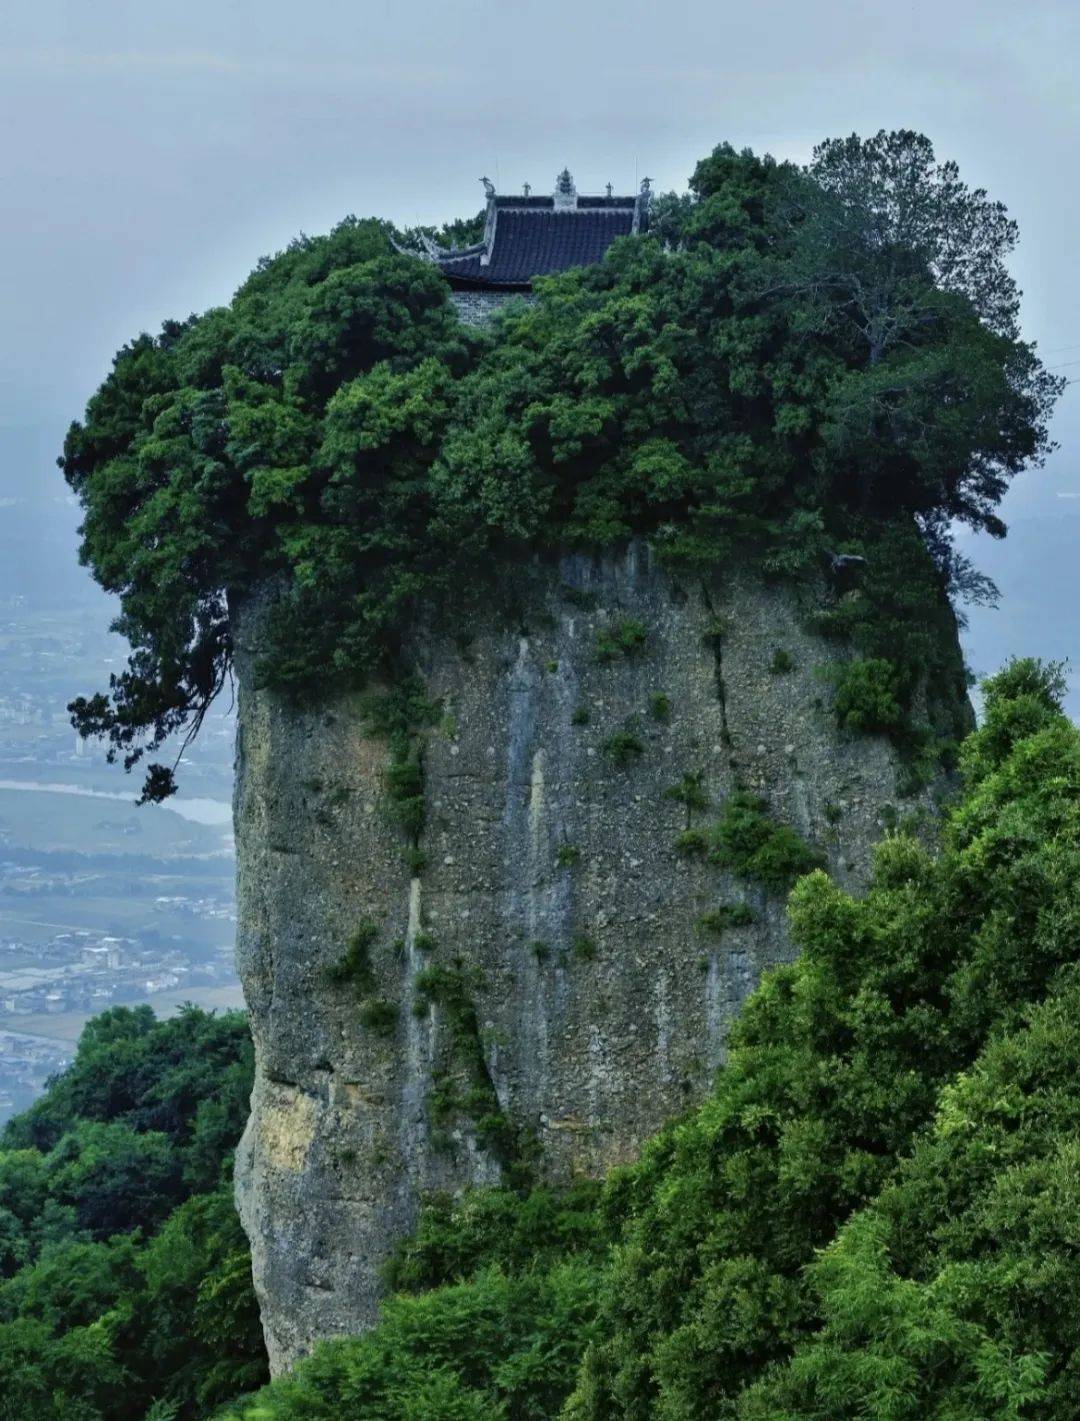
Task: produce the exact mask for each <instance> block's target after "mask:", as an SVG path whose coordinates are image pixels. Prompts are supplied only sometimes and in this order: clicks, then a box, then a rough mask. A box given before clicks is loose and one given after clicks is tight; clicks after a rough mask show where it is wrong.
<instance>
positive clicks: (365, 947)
mask: <svg viewBox="0 0 1080 1421" xmlns="http://www.w3.org/2000/svg"><path fill="white" fill-rule="evenodd" d="M378 936H379V929H378V925H377V924H376V923H374V922H372V921H371V920H370V919H368V920H366V921H364V922H362V923H360V924H359V926H358V927H357V928H356V929H355V931H354V932H353V933H352V934H351V935H350V937H349V939H348V942H347V943H346V946H345V954H344V956H343V957H341V958H340V959H339V960H338V961H337V962H335V963H334V965H333V966H332V967H331V968H330V969H329V971H328V973H327V975H328V977H329V978H330V980H331V981H332V982H337V983H349V984H351V985H352V986H353V987H355V989H356V990H357V992H358V993H361V994H363V993H366V992H370V991H371V989H372V986H373V985H374V981H375V973H374V969H373V968H372V965H371V949H372V947H373V946H374V944H375V942H376V940H377V938H378Z"/></svg>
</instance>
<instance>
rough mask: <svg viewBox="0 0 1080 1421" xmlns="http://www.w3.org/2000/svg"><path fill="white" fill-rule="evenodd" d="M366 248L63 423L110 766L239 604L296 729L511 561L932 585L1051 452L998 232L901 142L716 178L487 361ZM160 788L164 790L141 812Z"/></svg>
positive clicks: (493, 338) (161, 777)
mask: <svg viewBox="0 0 1080 1421" xmlns="http://www.w3.org/2000/svg"><path fill="white" fill-rule="evenodd" d="M462 230H464V229H462ZM392 236H393V232H392V229H391V228H390V227H389V226H388V225H387V224H385V223H382V222H378V221H375V220H366V221H358V220H356V219H352V218H351V219H349V220H348V221H346V222H343V223H342V224H341V225H340V226H339V227H337V228H335V229H334V231H333V232H331V233H330V234H329V235H328V236H326V237H319V238H303V239H300V240H299V241H297V242H294V243H293V244H292V245H291V246H290V247H289V248H288V250H287V251H285V252H283V253H279V254H278V255H277V256H276V257H273V258H267V259H264V260H263V261H261V262H260V263H259V265H258V267H257V268H256V270H255V271H254V272H253V273H252V275H251V276H250V277H249V278H248V280H247V281H246V282H245V283H244V284H243V285H242V286H241V288H240V290H239V291H238V292H237V295H236V297H235V298H234V300H233V302H232V304H231V305H230V306H229V307H228V308H225V309H217V310H213V311H210V312H208V313H207V314H206V315H205V316H203V317H201V318H192V319H191V320H190V321H187V322H185V323H177V322H170V323H167V324H166V325H165V326H164V327H163V329H162V331H161V333H160V335H158V336H157V337H150V336H146V335H143V336H140V337H139V338H138V339H137V340H136V341H134V342H132V343H131V345H129V346H126V347H125V348H124V349H123V350H122V351H121V352H120V354H119V355H118V357H117V359H116V362H115V365H114V368H113V371H112V373H111V374H110V375H109V377H108V378H107V379H106V380H105V382H104V384H103V385H102V387H101V389H100V390H99V391H98V392H97V394H95V395H94V396H93V398H92V399H91V401H90V403H89V405H88V407H87V412H86V417H85V421H84V423H82V424H76V425H73V426H72V429H71V431H70V433H69V435H68V438H67V441H66V443H65V448H64V456H63V459H62V461H61V462H62V465H63V468H64V471H65V474H66V476H67V478H68V480H69V482H70V484H71V486H72V488H73V489H74V490H75V492H76V493H77V495H78V496H79V498H80V500H81V502H82V504H83V507H84V510H85V522H84V526H83V548H82V555H83V557H84V559H85V561H86V562H87V563H88V564H89V565H90V566H91V568H92V569H93V571H94V574H95V576H96V577H97V578H98V580H99V581H100V582H101V583H102V585H103V586H105V587H106V588H108V589H109V590H111V591H114V592H116V593H118V594H119V596H120V599H121V607H122V615H121V617H120V619H119V621H118V622H117V628H118V629H119V630H121V631H122V632H123V633H124V634H125V635H126V636H127V637H128V639H129V641H130V642H131V645H132V648H133V650H132V656H131V659H130V662H129V665H128V668H127V669H126V670H125V671H124V672H122V673H121V674H120V675H119V676H118V677H117V678H116V679H115V680H114V681H113V683H112V684H111V685H110V688H109V692H108V694H106V695H103V696H100V697H89V698H80V699H78V700H77V701H75V702H73V703H72V706H71V707H70V709H71V712H72V717H73V720H74V722H75V724H76V726H77V727H78V728H79V729H80V731H82V732H83V733H84V734H93V735H104V736H105V737H106V738H107V739H108V741H109V743H110V749H111V752H112V753H113V754H114V755H120V756H122V757H123V759H124V761H125V764H126V765H127V766H128V767H129V768H130V767H131V766H133V765H134V764H135V763H137V762H138V761H139V760H140V759H141V758H142V757H143V756H144V754H146V753H147V752H151V753H152V752H156V751H157V750H158V749H159V748H160V747H161V746H162V745H163V743H164V742H165V741H166V740H168V739H169V738H170V737H171V736H173V735H176V734H179V735H181V736H186V735H188V734H191V733H194V732H195V731H196V730H197V728H198V725H199V722H200V720H201V718H202V716H203V715H204V714H205V712H206V708H207V706H208V704H209V703H210V702H211V701H212V700H213V698H214V696H215V695H216V694H217V693H218V691H219V690H220V689H221V687H222V686H223V684H224V682H225V680H226V678H227V675H228V671H229V667H230V665H231V660H232V631H231V626H230V622H229V617H228V612H227V607H228V603H229V599H230V598H231V597H240V598H242V597H243V596H244V594H245V593H246V592H248V591H249V590H250V589H251V588H252V587H253V586H254V585H256V584H259V583H272V584H273V585H275V586H276V587H277V588H278V589H279V597H280V608H281V614H280V615H279V616H277V617H275V618H273V619H272V623H271V644H270V646H269V648H268V652H267V655H266V656H265V658H264V662H263V665H262V668H261V675H262V679H263V680H264V681H266V682H268V683H270V684H273V685H275V686H276V687H278V688H279V689H280V690H282V691H283V692H285V693H287V694H293V695H296V696H300V697H308V698H311V697H316V698H317V697H318V696H319V695H322V694H324V693H326V692H328V691H331V690H333V689H338V688H342V687H350V686H356V685H358V684H361V683H363V682H364V680H365V679H366V678H367V677H369V676H370V675H371V674H372V672H373V671H376V670H382V671H385V670H386V669H387V666H388V664H389V663H390V662H391V661H392V659H393V655H394V652H395V649H396V647H397V646H399V645H400V642H401V640H402V637H403V635H404V634H405V633H406V632H407V630H408V628H409V626H410V625H411V624H412V622H413V621H414V620H415V618H416V616H417V614H418V613H421V612H423V611H426V610H429V609H431V608H436V607H438V608H445V609H447V611H448V612H449V614H450V615H451V616H452V615H453V614H454V612H458V613H460V612H461V610H462V609H464V608H467V607H468V606H470V605H475V603H470V601H469V599H470V597H471V598H474V599H475V598H476V597H477V596H478V595H479V597H480V598H481V599H483V598H484V597H485V596H490V595H493V594H494V593H495V591H496V590H497V585H498V581H499V573H500V570H501V569H505V567H506V566H507V561H508V559H509V560H512V559H516V558H519V557H520V556H521V555H522V554H523V552H524V551H526V550H541V551H548V552H555V551H557V550H561V549H563V548H565V547H566V546H567V545H568V544H569V545H572V546H577V547H581V548H585V549H587V550H590V551H593V550H596V549H598V548H604V547H610V546H613V545H616V544H618V543H620V542H623V541H625V540H626V539H627V538H629V537H631V536H634V535H644V536H645V537H648V538H649V539H651V540H652V541H653V542H654V544H655V546H656V548H657V550H658V552H659V554H660V555H661V556H662V557H663V558H664V559H665V560H667V561H668V562H670V563H672V564H675V565H681V566H683V567H687V568H691V569H695V570H702V571H706V572H711V571H712V570H714V569H715V568H717V567H718V566H721V565H724V564H726V563H728V562H730V561H731V560H732V559H733V558H734V557H738V558H739V559H740V560H742V561H744V562H747V561H749V562H751V563H753V564H755V565H756V566H757V567H759V568H760V569H761V570H762V571H763V572H764V573H765V574H766V575H767V576H768V577H786V578H802V577H806V576H807V575H808V574H810V573H811V572H813V571H814V570H816V569H817V568H818V567H819V566H820V564H821V562H822V560H823V559H824V557H825V555H826V553H827V552H828V551H829V549H830V548H831V547H835V546H836V545H837V544H838V543H841V542H851V541H853V540H860V539H864V538H866V537H868V536H871V535H872V531H873V530H875V529H876V530H881V529H883V528H885V529H888V528H899V529H900V530H901V531H908V530H910V529H911V528H912V526H913V523H914V522H915V521H916V520H917V521H918V524H919V527H920V529H921V532H922V534H923V535H924V537H925V538H926V540H927V541H928V542H929V544H930V546H931V550H932V551H933V552H934V554H935V556H936V558H937V561H938V564H939V571H940V577H939V583H940V580H941V578H947V577H949V576H950V575H951V574H952V572H954V571H956V570H957V569H958V568H959V564H958V563H957V562H956V560H955V559H954V557H953V555H952V553H951V545H950V540H949V528H950V524H951V522H952V521H953V520H955V519H960V520H963V521H966V522H968V523H970V524H971V525H972V526H973V527H984V528H988V529H989V530H990V531H992V532H995V533H999V532H1001V531H1003V529H1002V525H1001V524H1000V522H999V520H998V519H997V517H996V515H995V513H994V509H995V507H996V505H997V503H998V501H999V500H1000V498H1001V496H1002V494H1003V493H1004V491H1005V489H1006V487H1007V486H1008V483H1009V480H1010V479H1011V478H1012V477H1013V475H1014V474H1016V473H1017V472H1018V471H1019V470H1020V469H1021V468H1023V467H1024V466H1025V465H1027V464H1029V463H1038V462H1039V461H1040V460H1041V458H1042V457H1043V455H1044V454H1045V452H1046V450H1047V448H1048V435H1047V427H1046V422H1047V418H1048V416H1049V413H1050V411H1051V409H1052V407H1053V404H1054V401H1055V399H1056V398H1057V395H1058V393H1059V392H1060V389H1061V383H1060V381H1058V380H1056V379H1055V378H1054V377H1052V376H1050V375H1049V374H1048V373H1047V372H1046V371H1045V370H1044V369H1043V368H1042V366H1041V364H1040V363H1039V361H1038V359H1037V358H1036V356H1035V354H1034V352H1033V351H1032V350H1031V348H1030V347H1028V346H1025V345H1024V344H1023V343H1021V342H1020V341H1019V340H1018V338H1017V334H1016V299H1017V293H1016V290H1015V286H1014V285H1013V283H1012V280H1011V278H1010V277H1009V275H1008V272H1007V269H1006V267H1005V264H1004V262H1005V258H1006V256H1007V255H1008V253H1009V252H1010V250H1011V248H1012V246H1013V244H1014V242H1015V240H1016V231H1015V226H1014V224H1012V223H1011V221H1010V220H1009V219H1008V218H1007V216H1006V215H1005V213H1004V210H1003V209H1002V208H1001V207H1000V205H999V204H995V203H992V202H990V201H989V199H987V198H986V195H985V194H984V193H982V192H979V191H974V192H973V191H970V190H969V189H967V188H966V187H965V186H964V185H963V184H962V183H961V182H960V179H959V177H958V174H957V172H956V169H955V166H954V165H951V164H947V163H946V164H938V163H937V162H936V160H935V159H934V155H933V150H932V148H931V146H930V145H929V143H928V141H927V140H926V139H924V138H922V137H921V136H920V135H917V134H912V133H907V132H899V133H892V134H885V133H880V134H878V135H876V136H875V137H874V138H871V139H868V140H861V139H859V138H857V137H851V138H848V139H843V140H834V141H830V142H828V143H826V144H824V145H822V147H821V148H819V149H818V150H817V151H816V152H815V156H814V160H813V162H812V163H811V165H810V167H809V168H808V169H806V170H800V169H797V168H795V167H794V166H792V165H790V164H777V163H775V162H773V161H772V160H771V159H769V158H763V159H759V158H756V157H755V156H754V155H753V154H751V153H749V152H743V153H736V152H735V150H734V149H732V148H731V147H730V146H728V145H722V146H720V147H719V148H717V149H716V150H715V151H714V152H713V153H712V154H711V155H710V156H709V157H708V158H706V159H704V160H703V161H702V162H701V163H700V164H699V165H698V168H697V170H696V172H695V174H694V178H693V180H692V185H691V194H690V195H688V196H686V197H685V198H682V199H676V198H670V199H667V200H664V201H663V202H661V203H660V204H659V205H658V212H657V223H656V226H655V230H654V232H653V234H652V235H648V236H642V237H634V238H625V239H621V240H620V241H617V242H616V243H614V244H613V245H612V247H611V248H610V249H609V251H608V253H607V254H606V256H605V259H604V261H603V262H602V263H600V264H598V265H596V266H594V267H588V268H581V269H577V270H572V271H569V272H566V273H563V274H561V275H559V276H554V277H549V278H545V279H543V280H541V281H538V282H537V284H536V300H535V302H534V303H532V304H530V305H526V304H525V303H520V304H519V305H517V306H516V307H515V308H514V309H508V310H507V311H506V312H505V313H504V315H503V316H502V317H501V319H500V320H499V321H498V322H496V323H495V324H494V326H493V327H492V328H491V329H490V330H488V331H485V332H483V333H476V332H471V331H469V330H468V329H467V328H465V327H463V326H462V325H460V324H459V323H458V321H457V319H456V316H455V313H454V310H453V308H452V306H451V304H450V302H449V300H448V293H447V289H446V286H445V283H444V281H443V278H442V276H441V275H440V273H439V272H438V271H437V270H436V269H435V268H434V267H433V266H431V265H430V264H429V263H426V262H424V261H421V260H419V259H417V258H414V257H410V256H405V255H402V254H401V252H400V251H399V250H397V249H396V247H395V246H394V245H393V244H392V242H391V237H392ZM399 245H400V244H399ZM916 557H917V558H922V559H923V560H924V561H925V557H924V554H923V553H922V550H921V549H919V550H918V552H917V554H916ZM478 578H480V579H483V580H484V583H485V585H484V588H483V589H481V590H480V591H479V594H478V589H477V580H478ZM905 580H906V574H905V573H904V572H902V571H897V569H895V568H894V569H893V576H892V579H891V582H890V587H891V591H892V593H893V594H894V595H895V596H896V597H902V595H903V588H904V584H905ZM966 580H967V582H968V584H969V585H970V582H971V579H970V576H968V577H967V579H966ZM935 592H936V596H937V600H938V602H939V603H940V602H941V601H942V596H941V587H940V585H938V586H937V587H936V589H935ZM878 600H879V602H880V600H881V599H878ZM865 605H866V604H865V603H864V610H865ZM865 620H868V619H864V621H865ZM888 620H889V619H884V620H883V622H882V625H883V626H884V624H885V621H888ZM899 620H900V619H899V618H897V619H893V620H892V621H890V622H889V625H890V626H891V625H894V624H895V622H896V621H899ZM878 640H879V641H885V642H889V641H890V638H889V637H888V636H887V635H885V634H884V633H882V634H881V635H880V636H879V637H878ZM860 650H863V649H861V648H860ZM865 654H868V655H886V656H889V657H890V659H893V660H895V661H896V664H897V666H898V668H899V671H900V674H901V676H902V677H903V678H904V679H905V680H907V679H908V678H909V677H912V676H913V677H914V678H915V679H918V677H919V676H922V675H925V674H927V673H932V672H933V668H932V667H931V664H930V658H928V657H923V658H922V659H921V660H920V659H918V658H914V657H913V658H910V659H909V662H908V664H905V663H904V660H903V657H902V656H901V655H899V654H898V655H897V656H895V657H894V656H893V652H892V651H891V650H886V651H883V652H882V651H878V652H865ZM878 719H879V721H880V719H881V717H879V718H878ZM173 788H174V781H173V778H172V771H171V769H170V768H169V765H168V763H164V764H162V765H161V766H160V767H158V768H157V769H155V770H154V771H153V773H152V774H151V775H150V776H149V778H148V782H147V786H146V797H148V798H155V799H156V798H161V797H163V796H164V795H166V794H168V793H170V792H171V790H172V789H173Z"/></svg>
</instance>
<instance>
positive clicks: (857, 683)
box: [832, 656, 907, 735]
mask: <svg viewBox="0 0 1080 1421" xmlns="http://www.w3.org/2000/svg"><path fill="white" fill-rule="evenodd" d="M832 679H833V684H834V687H835V692H834V695H835V699H834V702H833V704H834V708H835V710H836V718H837V720H838V721H839V722H840V724H841V725H842V726H843V728H844V729H845V730H854V731H857V732H859V733H861V734H870V733H872V732H875V731H877V732H879V733H881V734H883V735H884V734H888V733H889V732H890V731H895V730H900V729H902V728H903V726H904V725H905V723H906V721H907V713H906V711H905V709H904V706H903V704H902V702H901V696H900V686H899V678H898V674H897V668H896V666H895V665H894V664H893V663H892V662H891V661H887V660H886V659H885V658H884V657H881V656H874V657H867V658H866V659H864V660H861V661H849V662H847V663H846V664H845V665H843V666H841V667H839V668H836V669H835V670H834V671H833V673H832Z"/></svg>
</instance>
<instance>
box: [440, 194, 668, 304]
mask: <svg viewBox="0 0 1080 1421" xmlns="http://www.w3.org/2000/svg"><path fill="white" fill-rule="evenodd" d="M481 182H482V183H483V184H484V191H485V192H486V194H487V211H486V213H485V221H484V235H483V237H482V238H481V240H480V241H479V242H476V243H475V244H474V245H473V246H471V247H459V248H454V249H451V250H447V249H445V248H443V247H440V246H439V245H438V244H437V243H436V242H433V241H430V240H428V239H425V240H424V249H425V252H426V254H427V256H428V258H429V260H431V261H433V262H435V263H436V264H437V265H438V266H439V268H440V269H441V270H442V271H443V273H444V274H445V276H446V278H447V280H448V281H449V283H450V286H451V288H452V292H453V295H452V300H453V302H454V304H455V306H457V308H458V311H459V313H460V315H461V319H462V320H463V321H466V322H468V323H469V324H470V325H479V324H481V323H482V322H483V321H486V320H487V319H488V318H489V317H490V316H491V314H492V313H493V312H494V311H495V310H497V309H498V307H499V306H500V305H502V304H503V303H504V302H505V301H508V300H510V299H511V298H513V297H515V296H518V297H520V296H524V297H526V299H528V297H529V294H530V293H531V291H532V283H533V279H534V278H535V277H538V276H550V275H552V274H553V273H554V272H558V271H566V270H567V269H568V268H570V267H574V266H588V265H589V264H590V263H591V262H597V261H599V260H600V258H601V257H602V256H603V255H604V253H605V252H606V251H607V249H608V247H610V246H611V244H612V242H613V241H614V240H615V238H616V237H626V236H629V235H630V234H631V233H634V232H642V231H644V230H645V227H646V225H647V222H648V216H649V198H650V184H649V179H648V178H646V179H645V180H644V181H643V182H642V184H641V191H640V192H638V193H637V194H636V195H635V196H631V197H616V196H613V194H612V188H611V184H610V183H609V184H608V186H607V192H606V193H605V194H604V195H603V196H599V197H595V196H585V195H584V194H582V193H579V192H578V191H577V189H576V188H575V186H574V180H573V178H572V177H571V176H570V173H569V171H568V170H567V169H566V168H564V169H563V171H562V172H561V173H560V174H559V176H558V178H557V179H556V182H555V191H554V192H553V193H552V195H551V196H550V197H534V196H533V195H532V193H531V191H530V189H529V185H528V184H527V183H526V184H525V189H524V191H523V193H522V195H521V196H520V197H507V196H503V195H502V194H498V193H496V191H495V187H494V185H493V184H492V183H491V181H490V180H489V179H488V178H482V179H481Z"/></svg>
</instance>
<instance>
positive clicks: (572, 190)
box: [555, 168, 577, 208]
mask: <svg viewBox="0 0 1080 1421" xmlns="http://www.w3.org/2000/svg"><path fill="white" fill-rule="evenodd" d="M555 206H556V208H560V207H576V206H577V188H576V187H575V186H574V180H573V178H572V177H571V176H570V169H569V168H564V169H563V170H562V172H561V173H560V174H559V176H558V177H557V178H556V179H555Z"/></svg>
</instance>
